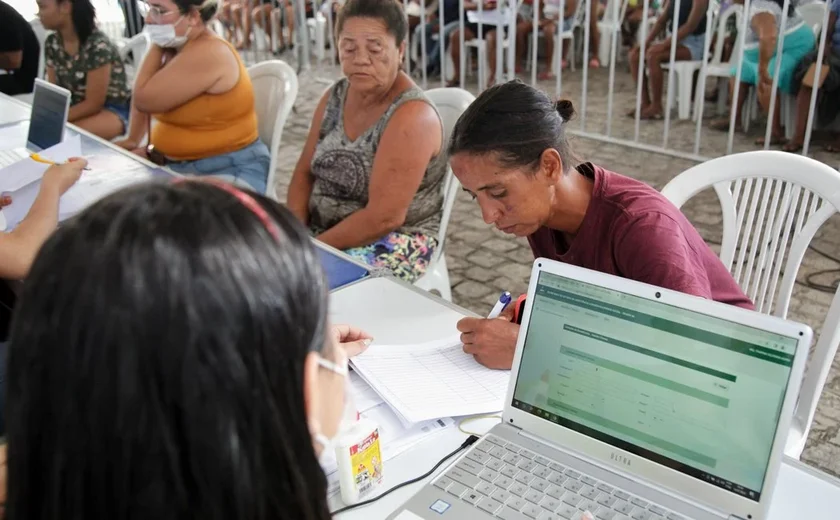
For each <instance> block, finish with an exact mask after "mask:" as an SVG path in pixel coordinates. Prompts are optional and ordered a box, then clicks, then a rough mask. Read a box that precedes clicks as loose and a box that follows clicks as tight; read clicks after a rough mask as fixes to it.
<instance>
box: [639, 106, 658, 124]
mask: <svg viewBox="0 0 840 520" xmlns="http://www.w3.org/2000/svg"><path fill="white" fill-rule="evenodd" d="M663 117H664V116H663V115H662V109H661V108H659V107H655V106H653V105H651V106H649V107H648V108H647V110H645V111H643V112H642V113H641V115H640V116H639V119H641V120H644V121H647V120H654V121H658V120H660V119H662V118H663Z"/></svg>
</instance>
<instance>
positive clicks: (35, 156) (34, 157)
mask: <svg viewBox="0 0 840 520" xmlns="http://www.w3.org/2000/svg"><path fill="white" fill-rule="evenodd" d="M29 158H30V159H32V160H33V161H35V162H38V163H41V164H49V165H57V164H61V163H57V162H55V161H51V160H49V159H46V158H44V157H41V156H40V155H38V154H37V153H33V154H32V155H30V156H29ZM83 169H84V170H85V171H90V168H88V167H87V166H85V167H84V168H83Z"/></svg>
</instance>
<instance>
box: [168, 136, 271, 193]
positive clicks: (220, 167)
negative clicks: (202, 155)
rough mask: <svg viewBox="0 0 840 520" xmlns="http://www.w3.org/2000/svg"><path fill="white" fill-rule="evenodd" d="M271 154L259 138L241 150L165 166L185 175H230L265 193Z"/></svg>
mask: <svg viewBox="0 0 840 520" xmlns="http://www.w3.org/2000/svg"><path fill="white" fill-rule="evenodd" d="M270 162H271V155H270V154H269V152H268V147H267V146H266V145H265V144H264V143H263V142H262V141H260V140H259V139H257V140H256V141H254V142H253V143H251V144H249V145H248V146H246V147H245V148H242V149H241V150H236V151H235V152H229V153H225V154H222V155H214V156H213V157H207V158H206V159H198V160H195V161H182V162H172V163H169V164H168V165H167V167H168V168H169V169H170V170H172V171H174V172H177V173H182V174H186V175H214V176H221V175H225V176H230V177H233V178H235V179H237V180H240V181H244V182H246V183H247V184H248V185H249V186H251V187H252V188H253V189H254V191H256V192H258V193H265V191H266V186H267V184H268V167H269V163H270Z"/></svg>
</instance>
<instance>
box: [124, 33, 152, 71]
mask: <svg viewBox="0 0 840 520" xmlns="http://www.w3.org/2000/svg"><path fill="white" fill-rule="evenodd" d="M150 45H151V40H149V35H148V34H146V33H145V32H140V33H138V34H137V35H135V36H132V37H131V38H129V39H128V40H127V41H126V42H125V45H123V46H122V47H121V48H120V57H121V58H122V59H123V61H125V60H126V59H127V58H128V54H129V53H131V56H132V58H133V59H134V67H135V68H137V69H139V68H140V63H141V62H142V61H143V58H144V57H145V56H146V53H147V52H149V46H150Z"/></svg>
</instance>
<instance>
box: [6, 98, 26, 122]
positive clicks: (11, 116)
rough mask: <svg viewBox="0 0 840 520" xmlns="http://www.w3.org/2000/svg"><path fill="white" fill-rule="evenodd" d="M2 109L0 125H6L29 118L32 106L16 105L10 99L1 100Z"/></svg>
mask: <svg viewBox="0 0 840 520" xmlns="http://www.w3.org/2000/svg"><path fill="white" fill-rule="evenodd" d="M0 102H2V108H3V109H2V110H0V125H7V124H9V123H17V122H18V121H24V120H27V119H29V115H30V114H31V113H32V107H30V106H25V105H18V104H17V103H12V102H10V101H6V100H2V101H0Z"/></svg>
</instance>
